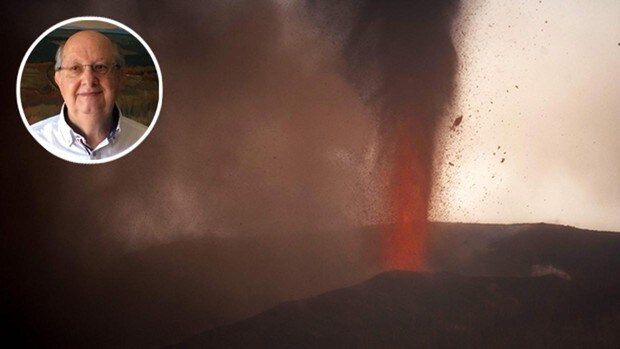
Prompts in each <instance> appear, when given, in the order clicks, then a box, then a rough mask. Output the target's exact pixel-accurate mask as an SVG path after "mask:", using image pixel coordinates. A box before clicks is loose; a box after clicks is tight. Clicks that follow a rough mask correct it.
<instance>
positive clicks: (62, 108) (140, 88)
mask: <svg viewBox="0 0 620 349" xmlns="http://www.w3.org/2000/svg"><path fill="white" fill-rule="evenodd" d="M162 92H163V88H162V77H161V70H160V68H159V64H158V63H157V59H156V58H155V56H154V55H153V52H152V51H151V49H150V48H149V46H148V45H147V44H146V42H145V41H144V40H143V39H142V38H141V37H140V36H139V35H138V34H137V33H136V32H134V31H133V30H131V29H130V28H128V27H127V26H125V25H123V24H121V23H119V22H117V21H114V20H111V19H108V18H102V17H77V18H72V19H69V20H66V21H63V22H61V23H58V24H56V25H55V26H53V27H52V28H50V29H48V30H47V31H46V32H45V33H43V34H42V35H41V36H40V37H39V38H38V39H37V40H36V41H35V42H34V43H33V44H32V46H30V49H28V52H26V55H25V56H24V59H23V61H22V64H21V66H20V68H19V73H18V76H17V104H18V107H19V111H20V114H21V116H22V119H23V121H24V124H25V125H26V127H27V128H28V130H29V131H30V134H32V136H33V137H34V138H35V139H36V140H37V141H38V142H39V143H40V144H41V145H42V146H43V147H44V148H45V149H47V150H48V151H49V152H50V153H52V154H54V155H56V156H58V157H59V158H61V159H64V160H67V161H71V162H75V163H82V164H96V163H103V162H108V161H112V160H115V159H118V158H120V157H122V156H124V155H126V154H128V153H129V152H131V151H132V150H134V149H135V148H136V147H137V146H138V145H139V144H140V143H141V142H142V141H143V140H144V139H145V138H146V137H147V136H148V134H149V132H150V131H151V130H152V129H153V126H154V125H155V122H156V121H157V117H158V115H159V111H160V110H161V104H162Z"/></svg>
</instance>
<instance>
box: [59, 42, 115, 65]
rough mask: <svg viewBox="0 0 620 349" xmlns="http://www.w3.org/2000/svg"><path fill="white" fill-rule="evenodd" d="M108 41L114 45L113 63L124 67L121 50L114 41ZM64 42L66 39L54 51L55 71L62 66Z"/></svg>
mask: <svg viewBox="0 0 620 349" xmlns="http://www.w3.org/2000/svg"><path fill="white" fill-rule="evenodd" d="M108 39H109V38H108ZM110 42H112V46H113V47H114V61H115V62H114V63H116V64H118V65H119V66H121V67H124V66H125V56H124V55H123V53H122V52H121V49H120V47H119V46H118V45H117V44H116V43H115V42H114V41H112V40H110ZM65 43H66V41H64V42H61V43H60V45H58V50H57V51H56V63H55V64H54V70H56V71H59V70H60V68H62V50H63V49H64V47H65Z"/></svg>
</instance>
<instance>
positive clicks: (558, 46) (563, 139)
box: [431, 0, 620, 231]
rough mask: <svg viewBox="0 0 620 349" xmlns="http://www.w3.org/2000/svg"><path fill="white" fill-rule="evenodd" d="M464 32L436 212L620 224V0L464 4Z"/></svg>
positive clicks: (618, 227)
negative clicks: (455, 122) (459, 119)
mask: <svg viewBox="0 0 620 349" xmlns="http://www.w3.org/2000/svg"><path fill="white" fill-rule="evenodd" d="M454 30H455V39H456V45H457V50H458V51H459V57H460V60H461V61H460V64H461V66H460V74H461V77H460V87H459V93H458V96H457V102H456V104H457V105H456V107H455V109H456V110H455V111H454V115H455V116H454V117H452V118H451V120H446V125H445V127H444V130H445V132H444V141H443V143H442V144H441V146H440V147H439V148H440V150H439V154H438V157H437V160H436V162H437V166H438V170H439V173H440V177H441V180H440V181H439V182H438V185H437V188H436V191H435V209H434V210H433V212H432V214H431V217H432V218H433V219H436V220H453V221H475V222H501V223H509V222H519V223H521V222H548V223H560V224H568V225H575V226H579V227H584V228H591V229H600V230H613V231H620V137H618V135H619V134H620V98H619V97H620V94H619V92H620V2H619V1H617V0H599V1H580V0H571V1H559V0H557V1H551V0H543V1H525V2H521V1H519V2H512V1H501V2H498V1H486V0H472V1H466V2H465V4H464V7H463V9H462V12H461V16H460V20H459V21H458V23H457V25H456V26H455V29H454ZM459 115H462V116H463V121H462V123H461V124H460V125H459V126H458V127H456V128H455V129H454V130H452V131H450V128H449V127H450V125H451V124H452V123H453V120H454V119H455V118H456V117H457V116H459ZM503 159H504V162H502V160H503ZM450 163H451V164H452V165H451V164H450Z"/></svg>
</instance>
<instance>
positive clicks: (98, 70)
mask: <svg viewBox="0 0 620 349" xmlns="http://www.w3.org/2000/svg"><path fill="white" fill-rule="evenodd" d="M86 67H90V69H92V71H93V73H94V74H95V75H97V76H105V75H107V74H108V73H109V72H111V71H112V70H114V69H119V68H120V67H121V66H120V65H118V64H112V65H105V64H75V65H72V66H70V67H59V68H57V69H56V70H57V71H61V70H64V71H66V73H67V76H68V77H70V78H77V77H79V76H81V75H82V73H84V69H85V68H86Z"/></svg>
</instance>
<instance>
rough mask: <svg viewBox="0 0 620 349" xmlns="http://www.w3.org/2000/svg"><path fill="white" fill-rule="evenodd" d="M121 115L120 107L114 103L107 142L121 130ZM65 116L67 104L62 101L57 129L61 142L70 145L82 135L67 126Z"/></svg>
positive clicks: (66, 116)
mask: <svg viewBox="0 0 620 349" xmlns="http://www.w3.org/2000/svg"><path fill="white" fill-rule="evenodd" d="M122 115H123V114H122V113H121V110H120V108H119V107H118V106H117V105H116V104H115V105H114V109H112V122H113V125H115V126H114V127H112V130H111V131H110V133H109V134H108V137H107V138H108V141H109V142H113V141H114V140H115V139H116V136H117V135H118V134H119V133H120V132H121V122H120V120H121V116H122ZM67 118H68V110H67V106H66V104H64V103H63V105H62V108H61V110H60V118H59V120H58V130H59V131H60V135H61V137H62V140H63V142H64V143H65V144H66V145H67V146H70V145H71V144H73V143H74V142H78V141H79V140H81V139H83V138H84V137H82V136H81V135H80V134H79V133H77V132H75V130H73V128H71V126H69V123H68V122H67Z"/></svg>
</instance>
